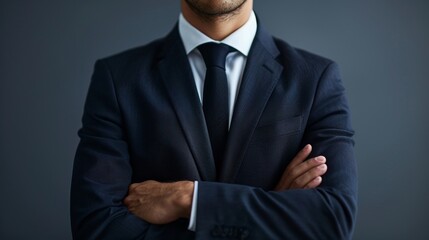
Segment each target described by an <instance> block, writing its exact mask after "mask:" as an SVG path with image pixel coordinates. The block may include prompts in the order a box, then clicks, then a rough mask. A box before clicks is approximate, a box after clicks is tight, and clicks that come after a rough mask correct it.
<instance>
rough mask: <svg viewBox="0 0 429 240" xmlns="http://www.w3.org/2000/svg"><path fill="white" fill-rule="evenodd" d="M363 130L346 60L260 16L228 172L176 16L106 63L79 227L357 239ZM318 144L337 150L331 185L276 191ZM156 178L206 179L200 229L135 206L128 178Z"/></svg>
mask: <svg viewBox="0 0 429 240" xmlns="http://www.w3.org/2000/svg"><path fill="white" fill-rule="evenodd" d="M353 134H354V132H353V130H352V127H351V124H350V112H349V108H348V103H347V100H346V96H345V90H344V88H343V86H342V83H341V80H340V76H339V71H338V67H337V65H336V64H335V63H333V62H332V61H330V60H328V59H325V58H322V57H319V56H317V55H314V54H311V53H308V52H306V51H303V50H299V49H296V48H293V47H291V46H289V45H288V44H287V43H285V42H283V41H281V40H278V39H275V38H273V37H272V36H270V35H269V34H267V33H266V32H265V31H264V30H263V28H262V27H261V26H258V32H257V35H256V38H255V40H254V42H253V45H252V47H251V50H250V52H249V57H248V60H247V63H246V69H245V71H244V75H243V79H242V82H241V86H240V90H239V95H238V98H237V100H236V105H235V109H234V114H233V118H232V122H231V126H230V130H229V133H228V139H227V142H226V145H225V153H224V158H223V160H222V161H223V164H222V167H221V168H220V171H219V175H217V174H216V167H215V161H214V158H213V155H212V152H211V145H210V138H209V134H208V131H207V128H206V124H205V120H204V113H203V109H202V106H201V102H200V100H199V97H198V93H197V90H196V88H195V83H194V80H193V76H192V72H191V68H190V65H189V62H188V59H187V56H186V53H185V50H184V47H183V43H182V42H181V39H180V37H179V33H178V29H177V27H176V28H174V30H173V31H172V32H171V33H170V34H169V35H168V36H166V37H165V38H163V39H160V40H157V41H154V42H152V43H150V44H148V45H146V46H143V47H140V48H136V49H132V50H129V51H126V52H123V53H120V54H118V55H115V56H112V57H109V58H105V59H102V60H99V61H97V63H96V64H95V69H94V74H93V77H92V81H91V85H90V88H89V91H88V96H87V99H86V104H85V110H84V114H83V118H82V128H81V129H80V131H79V136H80V138H81V140H80V143H79V146H78V149H77V152H76V157H75V163H74V171H73V180H72V188H71V221H72V231H73V236H74V238H75V239H218V238H229V239H349V238H350V237H351V234H352V232H353V226H354V222H355V217H356V206H357V173H356V163H355V159H354V154H353V145H354V141H353V138H352V137H353ZM306 144H312V145H313V152H312V156H317V155H324V156H326V158H327V165H328V172H327V173H326V174H325V175H324V177H323V182H322V184H321V186H319V187H318V188H316V189H304V190H287V191H282V192H273V191H272V189H273V187H274V186H275V185H276V183H277V181H278V180H279V179H280V176H281V175H282V173H283V171H284V169H285V167H286V166H287V165H288V164H289V162H290V161H291V160H292V158H293V157H294V156H295V155H296V154H297V152H298V151H299V150H300V149H301V148H302V147H303V146H304V145H306ZM150 179H152V180H157V181H161V182H168V181H177V180H198V181H199V183H200V184H199V195H198V211H197V226H196V232H195V233H194V232H191V231H189V230H187V224H188V220H186V219H181V220H179V221H176V222H173V223H170V224H166V225H151V224H149V223H147V222H145V221H143V220H141V219H139V218H137V217H136V216H134V215H133V214H131V213H130V212H128V210H127V208H126V207H125V206H124V205H123V204H122V200H123V199H124V197H125V196H126V195H127V192H128V186H129V185H130V184H131V183H133V182H142V181H145V180H150Z"/></svg>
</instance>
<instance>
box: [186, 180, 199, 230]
mask: <svg viewBox="0 0 429 240" xmlns="http://www.w3.org/2000/svg"><path fill="white" fill-rule="evenodd" d="M197 201H198V181H195V182H194V195H193V197H192V208H191V216H190V218H189V225H188V230H191V231H194V232H195V228H196V227H197Z"/></svg>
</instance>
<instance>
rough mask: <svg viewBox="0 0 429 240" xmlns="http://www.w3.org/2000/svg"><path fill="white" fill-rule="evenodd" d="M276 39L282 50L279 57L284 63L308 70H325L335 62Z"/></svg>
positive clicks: (278, 46)
mask: <svg viewBox="0 0 429 240" xmlns="http://www.w3.org/2000/svg"><path fill="white" fill-rule="evenodd" d="M274 41H275V43H276V45H277V48H278V49H279V51H280V55H279V57H278V59H279V61H280V62H281V63H282V64H283V65H291V66H293V67H294V68H296V67H298V68H299V69H301V70H306V71H323V70H324V69H326V67H327V66H329V65H331V64H333V63H334V61H332V60H331V59H329V58H326V57H323V56H320V55H318V54H315V53H312V52H309V51H307V50H303V49H300V48H296V47H293V46H291V45H289V44H288V43H287V42H285V41H283V40H281V39H278V38H274Z"/></svg>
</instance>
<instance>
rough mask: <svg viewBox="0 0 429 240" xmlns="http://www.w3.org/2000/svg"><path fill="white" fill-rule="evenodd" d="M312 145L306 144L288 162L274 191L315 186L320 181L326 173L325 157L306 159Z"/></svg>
mask: <svg viewBox="0 0 429 240" xmlns="http://www.w3.org/2000/svg"><path fill="white" fill-rule="evenodd" d="M311 150H312V147H311V145H310V144H308V145H306V146H305V147H304V148H303V149H302V150H301V151H300V152H299V153H298V154H297V155H296V156H295V158H294V159H293V160H292V161H291V162H290V163H289V165H288V166H287V167H286V170H285V171H284V173H283V175H282V177H281V179H280V181H279V183H278V184H277V186H276V187H275V189H274V190H275V191H283V190H287V189H296V188H315V187H317V186H319V185H320V183H322V175H323V174H325V173H326V171H327V170H328V167H327V166H326V164H325V163H326V158H325V157H323V156H318V157H315V158H311V159H308V160H306V159H307V158H308V156H309V155H310V153H311Z"/></svg>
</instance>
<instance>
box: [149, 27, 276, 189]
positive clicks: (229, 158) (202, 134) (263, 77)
mask: <svg viewBox="0 0 429 240" xmlns="http://www.w3.org/2000/svg"><path fill="white" fill-rule="evenodd" d="M278 54H279V51H278V49H277V47H276V45H275V43H274V40H273V38H272V36H271V35H269V34H268V33H267V32H266V31H265V30H264V29H263V28H262V27H261V26H260V25H258V31H257V33H256V37H255V39H254V42H253V43H252V47H251V49H250V52H249V56H248V59H247V63H246V69H245V71H244V74H243V79H242V83H241V86H240V90H239V94H238V99H237V101H236V105H235V107H234V114H233V118H232V122H231V128H230V132H229V135H228V142H227V147H226V151H225V158H224V159H225V162H224V165H223V169H222V171H221V172H222V174H221V175H220V176H216V168H215V165H214V160H213V155H212V151H211V146H210V139H209V136H208V132H207V128H206V124H205V120H204V114H203V111H202V107H201V102H200V100H199V97H198V92H197V90H196V87H195V83H194V79H193V75H192V71H191V67H190V65H189V61H188V59H187V55H186V52H185V49H184V46H183V43H182V41H181V39H180V35H179V31H178V27H177V26H176V27H175V28H174V29H173V31H172V32H171V33H170V34H169V35H168V36H167V37H166V38H165V41H164V47H163V50H162V51H161V52H160V55H159V56H160V60H159V63H158V67H159V71H160V74H161V78H162V81H163V83H164V85H165V87H166V89H167V92H168V95H169V97H170V100H171V103H172V105H173V107H174V109H175V111H176V115H177V118H178V119H179V121H180V123H181V125H182V128H183V132H184V134H185V136H186V139H187V141H188V144H189V147H190V150H191V152H192V154H193V156H194V159H195V162H196V165H197V167H198V170H199V174H200V177H201V180H204V181H214V180H218V181H223V182H234V180H235V178H236V175H237V173H238V171H239V169H240V166H241V164H242V161H243V159H244V153H245V151H246V148H247V146H248V144H249V142H250V139H251V137H252V134H253V131H254V130H255V128H256V126H257V124H258V121H259V119H260V116H261V114H262V112H263V110H264V108H265V104H266V103H267V101H268V99H269V97H270V96H271V93H272V91H273V90H274V87H275V86H276V84H277V81H278V79H279V77H280V74H281V72H282V70H283V67H282V66H281V65H280V64H279V63H278V62H277V61H276V57H277V56H278Z"/></svg>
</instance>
